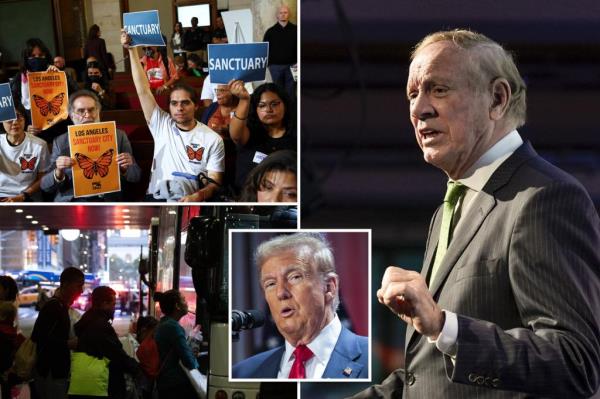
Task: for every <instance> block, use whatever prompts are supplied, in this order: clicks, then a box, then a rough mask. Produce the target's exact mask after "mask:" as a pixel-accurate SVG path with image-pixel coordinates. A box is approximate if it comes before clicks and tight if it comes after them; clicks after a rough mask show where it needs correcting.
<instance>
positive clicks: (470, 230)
mask: <svg viewBox="0 0 600 399" xmlns="http://www.w3.org/2000/svg"><path fill="white" fill-rule="evenodd" d="M536 156H537V153H536V152H535V150H534V149H533V148H532V147H531V143H529V142H528V141H527V142H525V143H524V144H522V145H521V146H520V147H519V148H517V150H516V151H515V152H514V153H513V154H512V155H511V156H510V157H508V159H507V160H506V161H504V163H502V164H501V165H500V166H499V167H498V169H497V170H496V171H495V172H494V173H493V174H492V176H491V177H490V179H489V181H488V182H487V183H486V185H485V187H484V188H483V190H482V191H481V192H480V193H478V194H477V196H476V197H475V198H474V199H473V200H474V201H476V202H475V203H474V204H473V206H472V207H471V208H470V209H469V212H467V214H465V215H463V217H464V218H465V220H464V221H465V222H467V223H461V224H460V226H459V228H458V229H457V230H456V231H455V233H454V235H453V238H452V241H451V242H450V245H449V247H448V251H447V252H446V255H445V256H444V260H443V261H442V264H441V265H440V268H439V270H438V272H437V276H436V279H435V281H433V284H430V286H429V291H430V292H431V294H432V296H433V297H434V298H436V296H437V295H438V291H440V289H441V288H442V287H443V286H444V283H445V281H446V277H448V274H449V273H450V271H451V270H452V268H453V267H454V265H455V264H456V262H457V261H458V259H459V258H460V256H461V255H462V253H463V252H464V251H465V249H466V247H467V245H468V244H469V243H470V242H471V241H472V240H473V238H474V237H475V234H476V233H477V231H478V230H479V228H480V227H481V224H482V223H483V221H484V220H485V219H486V218H487V217H488V215H489V214H490V212H491V211H492V209H493V208H494V206H495V205H496V199H495V192H496V191H497V190H499V189H500V188H501V187H503V186H505V185H506V184H508V183H509V181H510V179H511V178H512V176H513V175H514V173H515V172H516V170H517V169H518V168H519V167H520V166H521V165H522V164H523V163H524V162H526V161H527V160H529V159H531V158H534V157H536ZM440 209H441V207H439V208H438V209H437V211H436V213H435V214H434V216H433V222H432V224H431V227H430V230H429V237H428V239H427V247H426V252H425V260H424V262H423V268H422V270H421V275H422V276H423V278H425V279H427V275H428V274H429V269H430V267H431V263H432V261H433V255H434V254H435V250H436V247H437V243H438V238H439V233H440V225H441V223H442V215H441V212H439V210H440ZM414 333H415V329H414V328H413V327H412V326H407V329H406V347H407V348H408V347H409V345H410V344H411V340H412V338H413V336H414Z"/></svg>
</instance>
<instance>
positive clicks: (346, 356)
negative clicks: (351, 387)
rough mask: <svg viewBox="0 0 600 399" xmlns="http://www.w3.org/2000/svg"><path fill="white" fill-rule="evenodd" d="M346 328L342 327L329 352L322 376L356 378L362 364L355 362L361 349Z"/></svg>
mask: <svg viewBox="0 0 600 399" xmlns="http://www.w3.org/2000/svg"><path fill="white" fill-rule="evenodd" d="M353 335H354V334H352V333H351V332H350V331H349V330H348V329H346V328H344V327H342V332H341V333H340V337H339V338H338V340H337V343H336V344H335V348H334V349H333V352H332V353H331V357H330V358H329V362H328V363H327V367H326V368H325V371H323V378H356V377H357V376H358V374H360V372H361V371H362V369H363V365H362V364H360V363H356V362H355V361H354V360H355V359H358V358H359V357H360V356H361V354H362V351H361V350H360V346H359V344H358V342H357V340H356V339H354V336H353Z"/></svg>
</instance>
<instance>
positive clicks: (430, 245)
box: [421, 206, 442, 281]
mask: <svg viewBox="0 0 600 399" xmlns="http://www.w3.org/2000/svg"><path fill="white" fill-rule="evenodd" d="M441 209H442V206H439V207H438V209H437V210H436V211H435V214H434V215H433V219H432V222H431V225H430V226H429V234H428V235H427V244H426V246H425V261H424V262H423V267H422V269H421V275H422V276H423V278H424V279H425V281H427V276H428V275H429V270H430V269H431V264H432V262H433V255H434V254H435V250H436V248H437V244H438V240H439V237H440V224H441V223H442V212H440V210H441Z"/></svg>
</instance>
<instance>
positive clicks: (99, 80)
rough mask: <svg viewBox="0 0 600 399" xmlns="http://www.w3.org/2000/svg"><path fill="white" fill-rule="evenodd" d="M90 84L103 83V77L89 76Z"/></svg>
mask: <svg viewBox="0 0 600 399" xmlns="http://www.w3.org/2000/svg"><path fill="white" fill-rule="evenodd" d="M88 81H89V82H90V83H102V76H88Z"/></svg>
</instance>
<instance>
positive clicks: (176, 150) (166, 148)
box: [147, 107, 225, 195]
mask: <svg viewBox="0 0 600 399" xmlns="http://www.w3.org/2000/svg"><path fill="white" fill-rule="evenodd" d="M148 127H149V128H150V133H152V137H153V138H154V160H153V162H152V176H151V178H150V185H149V186H148V191H147V193H148V194H153V193H155V192H156V191H157V188H158V187H159V186H160V184H161V182H162V181H163V180H173V179H177V177H176V176H174V175H173V172H179V173H186V174H189V175H198V174H200V172H204V173H206V172H209V171H210V172H224V171H225V146H224V144H223V139H222V138H221V136H219V135H218V134H217V133H215V132H214V131H213V130H211V129H210V128H209V127H208V126H206V125H204V124H203V123H200V122H198V121H196V127H194V128H193V129H192V130H190V131H188V132H186V131H183V130H180V129H179V128H177V126H176V124H175V121H174V120H173V118H171V115H169V114H168V113H167V112H165V111H163V110H162V109H160V107H156V108H155V109H154V112H153V113H152V117H151V118H150V124H149V125H148ZM187 194H192V193H187ZM187 194H186V195H187Z"/></svg>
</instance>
